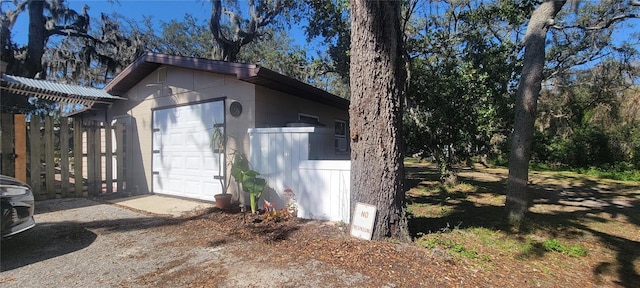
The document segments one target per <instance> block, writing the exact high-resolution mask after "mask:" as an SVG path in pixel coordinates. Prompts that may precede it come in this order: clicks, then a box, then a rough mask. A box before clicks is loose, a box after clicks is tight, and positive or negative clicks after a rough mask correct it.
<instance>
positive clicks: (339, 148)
mask: <svg viewBox="0 0 640 288" xmlns="http://www.w3.org/2000/svg"><path fill="white" fill-rule="evenodd" d="M335 149H336V153H345V152H347V151H348V148H347V122H346V121H342V120H336V121H335Z"/></svg>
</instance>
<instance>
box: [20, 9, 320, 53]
mask: <svg viewBox="0 0 640 288" xmlns="http://www.w3.org/2000/svg"><path fill="white" fill-rule="evenodd" d="M239 2H240V8H242V7H243V4H246V3H242V2H243V1H242V0H240V1H239ZM66 3H67V5H68V6H69V7H70V8H72V9H74V10H75V11H77V12H78V13H80V11H82V6H84V5H85V4H87V5H88V6H89V15H90V16H91V18H92V26H93V28H97V26H95V24H94V23H96V22H97V19H99V17H100V13H105V14H111V13H113V12H117V13H118V14H121V15H123V16H124V17H126V18H130V19H135V20H138V21H140V20H142V18H143V16H152V17H153V20H154V23H155V24H156V25H158V26H159V23H160V21H165V22H169V21H171V20H172V19H176V20H183V19H184V15H185V14H191V15H193V16H194V17H196V18H197V19H198V21H205V23H206V21H208V19H209V17H210V15H211V3H210V2H209V1H207V0H183V1H176V0H135V1H132V0H120V1H111V2H110V1H106V0H83V1H78V0H67V1H66ZM244 6H246V5H244ZM27 33H28V15H27V12H26V11H25V12H24V13H22V14H21V15H20V16H19V18H18V22H17V23H16V26H15V27H14V29H13V40H14V41H15V42H17V43H20V44H26V42H27ZM289 33H290V37H291V38H292V39H294V43H295V44H297V45H300V46H302V47H305V48H307V52H308V53H310V54H312V55H316V54H317V53H314V50H317V49H319V48H317V47H318V46H320V45H321V44H320V43H321V42H320V40H315V41H313V43H312V44H307V42H306V37H305V35H304V31H303V28H302V26H299V25H298V26H293V27H291V29H290V30H289ZM314 47H316V48H314ZM308 55H309V54H308Z"/></svg>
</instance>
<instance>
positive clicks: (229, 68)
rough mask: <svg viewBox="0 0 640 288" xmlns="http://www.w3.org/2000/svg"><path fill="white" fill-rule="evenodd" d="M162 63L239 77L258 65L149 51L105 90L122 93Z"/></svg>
mask: <svg viewBox="0 0 640 288" xmlns="http://www.w3.org/2000/svg"><path fill="white" fill-rule="evenodd" d="M162 65H170V66H176V67H181V68H187V69H193V70H200V71H207V72H214V73H219V74H226V75H236V77H238V78H241V77H249V76H250V75H252V74H253V72H252V70H255V69H257V66H256V65H250V64H241V63H232V62H225V61H217V60H210V59H203V58H193V57H183V56H173V55H166V54H159V53H147V54H144V55H142V56H140V57H138V59H136V60H135V61H134V62H133V63H131V64H130V65H129V66H127V68H125V69H124V70H122V72H120V73H119V74H118V76H116V77H115V78H113V80H111V82H109V84H107V86H105V87H104V90H105V91H107V92H108V93H111V94H113V95H122V94H124V93H126V92H127V91H129V89H131V88H132V87H133V86H135V85H136V84H137V83H139V82H140V81H141V80H142V79H144V77H147V75H149V74H150V73H151V72H153V71H155V70H156V69H158V67H160V66H162Z"/></svg>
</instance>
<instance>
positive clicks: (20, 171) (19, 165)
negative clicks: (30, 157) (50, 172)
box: [13, 114, 27, 183]
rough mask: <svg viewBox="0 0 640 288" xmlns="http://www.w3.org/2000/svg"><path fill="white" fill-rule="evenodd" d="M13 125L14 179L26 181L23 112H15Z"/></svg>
mask: <svg viewBox="0 0 640 288" xmlns="http://www.w3.org/2000/svg"><path fill="white" fill-rule="evenodd" d="M13 123H14V127H15V132H14V135H15V145H14V150H15V152H14V153H15V154H16V159H15V161H16V162H15V175H16V176H15V177H16V179H18V180H20V181H22V182H25V183H26V182H27V119H26V116H25V115H24V114H16V115H14V116H13Z"/></svg>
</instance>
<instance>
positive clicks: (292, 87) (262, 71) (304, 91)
mask: <svg viewBox="0 0 640 288" xmlns="http://www.w3.org/2000/svg"><path fill="white" fill-rule="evenodd" d="M254 71H255V72H256V73H255V74H254V75H251V76H250V77H247V78H240V77H238V79H240V80H243V81H246V82H249V83H253V84H256V85H260V86H264V87H267V88H271V89H274V90H277V91H281V92H284V93H288V94H291V95H294V96H297V97H300V98H304V99H308V100H311V101H314V102H318V103H322V104H326V105H329V106H332V107H336V108H340V109H344V110H348V109H349V103H350V102H349V100H347V99H345V98H342V97H340V96H337V95H335V94H331V93H329V92H327V91H325V90H322V89H320V88H316V87H314V86H311V85H309V84H307V83H304V82H301V81H298V80H296V79H293V78H291V77H288V76H285V75H282V74H280V73H278V72H275V71H273V70H269V69H267V68H264V67H258V68H257V69H256V70H254Z"/></svg>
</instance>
